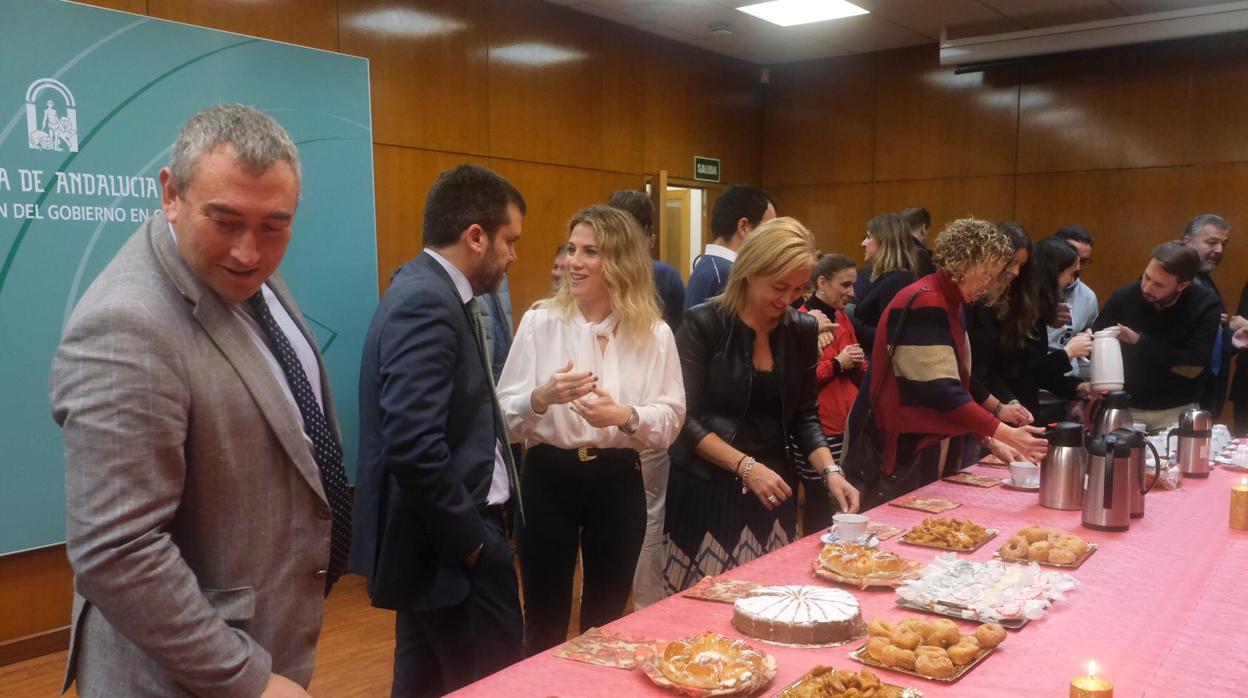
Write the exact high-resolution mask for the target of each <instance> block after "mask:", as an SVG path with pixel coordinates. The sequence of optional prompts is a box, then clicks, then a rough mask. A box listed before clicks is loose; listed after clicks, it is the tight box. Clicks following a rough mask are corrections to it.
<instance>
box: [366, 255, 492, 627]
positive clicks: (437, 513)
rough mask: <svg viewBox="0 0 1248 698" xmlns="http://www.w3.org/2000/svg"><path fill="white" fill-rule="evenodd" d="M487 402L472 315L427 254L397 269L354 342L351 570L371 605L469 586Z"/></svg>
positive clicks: (486, 476) (483, 483)
mask: <svg viewBox="0 0 1248 698" xmlns="http://www.w3.org/2000/svg"><path fill="white" fill-rule="evenodd" d="M494 420H495V408H494V404H493V398H492V387H491V386H490V378H489V375H487V374H486V372H485V361H484V359H483V353H482V350H481V348H480V343H479V342H478V340H477V335H476V332H475V331H474V329H473V325H472V319H471V316H470V315H469V312H468V310H467V309H466V308H465V307H464V303H463V301H462V300H460V297H459V293H458V291H456V289H455V285H454V283H453V282H452V281H451V278H450V276H449V275H448V274H447V273H446V270H445V269H443V268H442V266H441V265H439V264H438V262H437V261H436V260H434V259H433V257H430V256H429V255H428V254H427V253H422V254H419V255H417V256H416V257H415V258H414V259H412V260H411V261H409V262H407V263H406V264H404V265H403V266H402V267H399V270H398V271H397V272H395V275H394V278H393V279H391V283H390V288H389V289H388V290H387V291H386V294H385V296H383V297H382V299H381V303H380V304H379V305H378V307H377V311H376V313H374V315H373V321H372V324H371V325H370V326H369V328H368V334H367V336H366V337H365V339H364V357H363V359H362V361H361V363H360V452H359V470H358V472H357V475H356V490H355V510H354V524H353V532H352V533H353V536H352V545H351V556H352V557H351V569H352V571H355V572H358V573H360V574H362V575H364V576H365V577H367V578H368V592H369V596H370V597H371V598H372V601H373V605H374V606H379V607H381V608H391V609H399V608H404V609H409V610H417V611H422V610H430V609H435V608H444V607H447V606H452V605H454V604H457V603H459V602H461V601H463V600H464V598H466V597H467V595H468V591H469V584H468V569H467V567H466V566H465V565H464V559H465V558H467V557H468V555H469V554H471V553H472V552H473V551H474V550H476V548H477V546H479V545H481V544H482V543H483V542H484V540H485V532H484V530H483V523H482V519H481V515H480V508H481V507H483V506H484V505H485V501H486V495H487V494H488V493H489V489H490V480H491V478H492V477H493V473H494V444H495V441H496V434H497V433H498V432H496V431H495V424H494Z"/></svg>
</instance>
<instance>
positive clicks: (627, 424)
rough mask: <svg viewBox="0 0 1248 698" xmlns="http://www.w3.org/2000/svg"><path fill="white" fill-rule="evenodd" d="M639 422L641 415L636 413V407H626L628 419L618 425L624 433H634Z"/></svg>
mask: <svg viewBox="0 0 1248 698" xmlns="http://www.w3.org/2000/svg"><path fill="white" fill-rule="evenodd" d="M640 423H641V415H639V414H637V408H636V407H630V408H628V419H626V420H624V423H623V424H621V425H620V431H622V432H624V433H625V434H629V435H631V434H634V433H636V432H637V426H638V425H639V424H640Z"/></svg>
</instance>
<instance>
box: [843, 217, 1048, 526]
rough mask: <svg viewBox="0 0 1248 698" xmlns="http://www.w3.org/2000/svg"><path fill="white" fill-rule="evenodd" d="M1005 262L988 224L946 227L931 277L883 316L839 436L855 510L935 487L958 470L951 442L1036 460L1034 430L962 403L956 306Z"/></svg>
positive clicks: (962, 349) (963, 368) (1038, 445)
mask: <svg viewBox="0 0 1248 698" xmlns="http://www.w3.org/2000/svg"><path fill="white" fill-rule="evenodd" d="M1013 253H1014V250H1013V248H1012V246H1011V245H1010V242H1009V240H1008V239H1007V238H1006V236H1005V235H1004V234H1003V233H1001V232H1000V231H999V230H998V229H997V227H996V226H994V225H993V224H992V223H989V222H988V221H983V220H978V219H973V218H964V219H960V220H956V221H953V222H952V223H950V224H949V225H948V227H946V228H945V230H944V232H943V233H941V236H940V239H939V240H937V242H936V250H935V254H934V255H933V262H934V263H935V265H936V272H935V273H933V274H930V275H928V276H925V277H923V278H922V279H919V280H918V281H916V282H915V283H913V284H911V285H910V286H908V287H906V288H905V289H903V290H902V291H901V292H900V293H898V294H897V296H896V297H895V298H894V299H893V301H892V302H891V303H889V305H888V307H887V308H886V309H885V311H884V314H883V316H882V317H881V318H880V324H879V327H878V331H877V332H876V336H875V343H874V345H873V346H872V350H871V362H870V364H871V365H870V369H869V370H868V373H867V380H866V381H865V382H864V387H863V389H862V390H860V391H859V393H858V399H857V400H856V401H855V403H854V407H853V409H852V410H851V411H850V415H849V424H848V427H847V429H846V434H847V436H848V438H847V443H846V454H845V459H844V464H845V469H846V471H847V472H848V473H849V474H850V475H851V482H853V483H854V484H855V485H856V486H857V487H858V488H859V491H860V492H862V496H863V504H862V507H863V509H866V508H868V507H870V506H874V505H876V504H880V503H882V502H883V501H887V500H888V499H891V498H893V497H896V496H899V495H901V494H904V493H906V492H909V491H911V490H913V489H915V488H917V487H918V486H920V485H922V484H924V483H926V482H930V481H933V480H935V479H937V478H939V477H941V475H942V474H943V470H944V464H945V463H957V462H959V460H958V458H957V455H958V454H956V453H951V452H950V451H953V450H957V447H958V445H959V444H960V440H959V439H954V438H953V437H957V436H963V435H967V434H975V435H977V436H979V437H980V438H981V439H983V440H985V441H987V440H989V439H996V440H998V441H999V442H1001V444H1002V445H1004V446H1005V447H1006V448H1007V449H1012V450H1014V451H1017V452H1018V453H1019V454H1020V455H1022V456H1023V457H1025V458H1027V459H1028V460H1035V461H1039V460H1040V459H1041V458H1042V457H1043V456H1044V450H1045V442H1044V440H1043V439H1040V438H1038V436H1037V434H1039V433H1040V432H1041V431H1042V430H1041V429H1040V428H1039V427H1026V426H1024V427H1011V426H1009V425H1008V424H1004V423H1002V422H1001V420H1000V419H998V418H997V417H995V416H994V415H993V414H992V412H991V411H990V410H988V409H985V408H984V406H983V405H981V404H980V400H981V399H983V400H987V399H990V398H989V396H978V397H979V398H980V399H977V398H976V397H973V396H972V393H971V386H972V380H971V361H970V351H969V347H968V342H967V337H966V324H965V310H964V306H965V304H967V303H972V302H974V301H976V300H978V299H979V298H981V297H982V296H983V295H984V294H985V293H987V292H988V290H989V289H991V288H992V287H993V285H994V283H995V282H996V280H997V278H998V276H999V275H1000V274H1002V273H1003V272H1004V271H1005V269H1006V266H1007V264H1008V263H1009V261H1010V259H1011V258H1012V257H1013ZM907 306H908V309H907ZM903 315H904V318H905V319H904V322H903V320H902V318H903ZM899 326H900V331H899ZM890 340H891V342H890ZM890 344H892V345H895V346H892V347H891V350H892V355H891V360H890ZM942 441H947V446H942V444H941V442H942Z"/></svg>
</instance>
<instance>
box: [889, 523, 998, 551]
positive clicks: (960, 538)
mask: <svg viewBox="0 0 1248 698" xmlns="http://www.w3.org/2000/svg"><path fill="white" fill-rule="evenodd" d="M996 535H997V529H995V528H984V527H983V526H980V525H979V524H977V523H975V522H973V521H968V520H967V519H955V518H941V517H938V516H929V517H927V518H926V519H923V521H922V523H920V524H919V525H918V526H915V527H914V528H912V529H910V530H909V531H906V534H905V535H904V536H902V537H901V542H902V543H908V544H910V545H921V546H924V547H927V548H940V549H941V550H956V551H957V552H960V553H971V552H975V551H976V550H979V549H980V548H981V547H983V545H984V543H987V542H988V541H990V540H992V539H993V537H995V536H996Z"/></svg>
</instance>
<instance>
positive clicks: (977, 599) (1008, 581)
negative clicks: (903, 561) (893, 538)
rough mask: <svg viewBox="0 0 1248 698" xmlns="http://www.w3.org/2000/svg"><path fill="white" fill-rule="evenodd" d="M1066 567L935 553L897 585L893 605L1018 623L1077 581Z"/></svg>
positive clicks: (1041, 610)
mask: <svg viewBox="0 0 1248 698" xmlns="http://www.w3.org/2000/svg"><path fill="white" fill-rule="evenodd" d="M1078 584H1079V583H1078V582H1077V581H1075V578H1074V577H1072V576H1070V575H1069V574H1067V573H1066V572H1049V571H1045V570H1042V569H1041V568H1040V567H1038V566H1036V565H1016V564H1012V563H1007V562H1004V561H1002V560H989V561H987V562H971V561H968V560H962V559H959V558H958V556H957V555H954V554H952V553H945V554H943V555H937V556H936V557H935V558H933V559H932V561H931V563H930V564H928V566H927V567H926V568H924V570H923V572H922V573H921V575H920V576H919V578H918V579H913V580H907V581H905V582H902V584H901V586H899V587H898V588H897V596H899V597H900V599H899V600H898V602H897V603H898V605H901V606H905V607H907V608H914V609H916V610H921V611H928V612H931V613H938V614H941V615H947V616H952V617H954V618H965V619H967V620H977V621H981V622H995V623H1000V624H1001V625H1004V626H1006V627H1014V628H1021V627H1022V626H1023V625H1024V624H1026V623H1027V621H1031V620H1039V619H1041V618H1043V617H1044V615H1045V612H1046V611H1047V610H1048V608H1049V607H1050V606H1051V605H1052V604H1053V603H1054V602H1056V601H1065V600H1066V592H1068V591H1070V590H1071V589H1074V588H1075V587H1076V586H1078Z"/></svg>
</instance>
